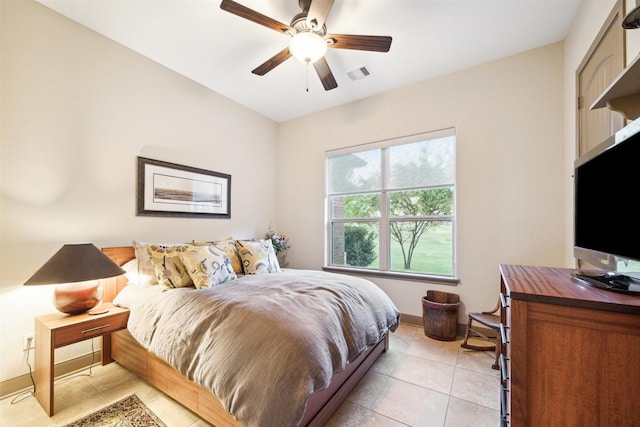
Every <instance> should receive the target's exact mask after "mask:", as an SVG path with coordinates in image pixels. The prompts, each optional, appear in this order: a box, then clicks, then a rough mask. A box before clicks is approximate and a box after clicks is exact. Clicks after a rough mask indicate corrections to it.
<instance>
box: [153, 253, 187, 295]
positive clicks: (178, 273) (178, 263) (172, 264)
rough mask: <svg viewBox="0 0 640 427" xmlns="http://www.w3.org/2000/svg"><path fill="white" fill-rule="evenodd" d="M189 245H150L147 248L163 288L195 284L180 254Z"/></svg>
mask: <svg viewBox="0 0 640 427" xmlns="http://www.w3.org/2000/svg"><path fill="white" fill-rule="evenodd" d="M187 247H188V246H187V245H181V246H163V245H149V247H148V248H147V252H149V256H150V257H151V262H152V263H153V268H154V270H155V273H156V277H157V279H158V283H160V286H162V289H163V290H165V291H166V290H169V289H175V288H185V287H187V286H193V281H192V280H191V276H189V273H188V272H187V268H186V267H185V266H184V264H183V263H182V260H181V259H180V254H181V253H182V252H184V251H186V250H187Z"/></svg>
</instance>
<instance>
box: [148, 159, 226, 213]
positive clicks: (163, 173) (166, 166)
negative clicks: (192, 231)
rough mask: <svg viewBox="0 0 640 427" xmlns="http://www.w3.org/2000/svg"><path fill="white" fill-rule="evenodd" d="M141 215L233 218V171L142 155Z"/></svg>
mask: <svg viewBox="0 0 640 427" xmlns="http://www.w3.org/2000/svg"><path fill="white" fill-rule="evenodd" d="M137 187H138V194H137V211H136V214H137V215H139V216H171V217H191V218H226V219H228V218H231V175H228V174H224V173H220V172H213V171H209V170H206V169H200V168H195V167H191V166H184V165H179V164H176V163H170V162H164V161H160V160H154V159H149V158H145V157H138V186H137Z"/></svg>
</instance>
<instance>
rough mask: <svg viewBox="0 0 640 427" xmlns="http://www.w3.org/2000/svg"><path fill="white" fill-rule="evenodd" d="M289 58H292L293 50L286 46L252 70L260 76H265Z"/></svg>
mask: <svg viewBox="0 0 640 427" xmlns="http://www.w3.org/2000/svg"><path fill="white" fill-rule="evenodd" d="M289 58H291V52H289V48H288V47H285V48H284V49H282V50H281V51H280V52H278V53H276V54H275V55H273V56H272V57H271V58H269V59H267V60H266V61H265V62H264V63H263V64H262V65H260V66H258V67H257V68H256V69H255V70H253V71H251V72H252V73H253V74H257V75H259V76H264V75H265V74H267V73H268V72H269V71H271V70H273V69H274V68H276V67H277V66H278V65H280V64H282V63H283V62H284V61H286V60H287V59H289Z"/></svg>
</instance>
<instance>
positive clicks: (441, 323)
mask: <svg viewBox="0 0 640 427" xmlns="http://www.w3.org/2000/svg"><path fill="white" fill-rule="evenodd" d="M459 306H460V297H459V296H458V295H456V294H451V293H448V292H440V291H427V296H426V297H422V323H423V325H424V334H425V335H426V336H428V337H429V338H434V339H437V340H441V341H453V340H455V339H456V335H457V332H458V308H459Z"/></svg>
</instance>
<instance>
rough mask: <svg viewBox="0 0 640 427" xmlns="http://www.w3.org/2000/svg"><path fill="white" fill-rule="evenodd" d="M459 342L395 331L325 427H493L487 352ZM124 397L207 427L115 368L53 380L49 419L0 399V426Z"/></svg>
mask: <svg viewBox="0 0 640 427" xmlns="http://www.w3.org/2000/svg"><path fill="white" fill-rule="evenodd" d="M460 342H461V340H460V339H458V340H456V341H438V340H434V339H431V338H428V337H426V336H425V335H424V332H423V329H422V328H421V327H415V326H410V325H406V324H402V325H400V327H399V328H398V330H397V331H396V332H395V333H393V334H392V335H391V343H390V349H389V351H388V352H387V353H384V354H382V356H380V358H379V359H378V361H377V362H376V363H375V364H374V365H373V367H372V369H371V370H370V371H369V372H368V373H367V375H366V376H365V377H364V378H363V379H362V381H361V382H360V383H359V384H358V386H357V387H356V388H355V389H354V390H353V392H352V393H351V394H350V396H349V397H348V399H347V401H346V402H345V403H344V404H343V405H342V406H341V407H340V408H339V409H338V411H337V412H336V413H335V414H334V416H333V417H332V418H331V420H330V421H329V423H328V426H331V427H335V426H340V427H342V426H353V427H356V426H357V427H361V426H382V427H394V426H412V427H436V426H437V427H458V426H460V427H474V426H475V427H484V426H491V427H496V426H498V425H499V411H500V399H499V372H498V371H496V370H493V369H491V364H492V362H493V353H492V352H477V351H469V350H465V349H463V348H461V347H460ZM86 372H87V371H85V373H86ZM131 393H135V394H136V395H137V396H138V397H139V398H140V399H141V400H142V401H143V402H144V403H145V404H146V405H147V406H148V407H149V408H150V409H151V410H152V411H153V412H154V413H155V414H156V415H157V416H158V417H160V419H162V421H164V422H165V423H166V424H167V426H168V427H201V426H202V427H204V426H209V424H208V423H206V422H205V421H203V420H201V419H199V418H198V416H197V415H195V414H194V413H193V412H191V411H189V410H187V409H185V408H184V407H182V406H181V405H179V404H178V403H176V402H175V401H173V400H172V399H170V398H169V397H167V396H166V395H164V394H163V393H162V392H160V391H159V390H157V389H156V388H154V387H153V386H150V385H149V384H147V383H146V382H145V381H143V380H140V379H138V378H137V377H136V376H135V375H134V374H132V373H131V372H129V371H128V370H126V369H124V368H122V367H121V366H119V365H118V364H117V363H112V364H110V365H106V366H96V367H94V368H93V370H92V375H91V376H86V375H82V376H71V377H70V378H69V379H61V380H58V381H57V382H56V386H55V403H56V414H55V415H54V416H53V417H51V418H49V417H47V415H46V414H45V412H44V410H43V409H42V408H41V407H40V404H39V403H38V402H37V401H36V399H35V398H34V397H33V396H30V397H27V398H26V399H24V400H22V401H20V402H19V403H16V404H11V400H12V399H13V397H8V398H5V399H2V400H0V426H11V427H20V426H25V427H26V426H29V427H39V426H61V425H64V424H66V423H68V422H70V421H73V420H75V419H77V418H80V417H81V416H83V415H86V414H89V413H91V412H93V411H94V410H96V409H97V408H100V407H102V406H105V405H107V404H109V403H112V402H115V401H117V400H119V399H121V398H123V397H125V396H127V395H129V394H131Z"/></svg>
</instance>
